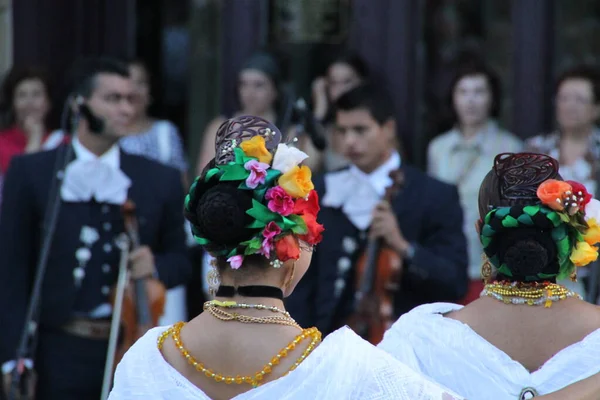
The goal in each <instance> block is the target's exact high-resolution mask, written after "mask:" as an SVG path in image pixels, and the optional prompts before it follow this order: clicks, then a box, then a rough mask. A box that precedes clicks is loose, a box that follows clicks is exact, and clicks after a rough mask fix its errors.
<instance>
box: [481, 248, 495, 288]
mask: <svg viewBox="0 0 600 400" xmlns="http://www.w3.org/2000/svg"><path fill="white" fill-rule="evenodd" d="M481 258H482V260H483V264H482V265H481V279H483V283H485V284H486V285H487V284H488V283H490V280H491V278H492V263H491V262H490V259H489V258H488V256H487V255H486V254H485V253H483V254H482V255H481Z"/></svg>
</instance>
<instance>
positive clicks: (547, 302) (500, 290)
mask: <svg viewBox="0 0 600 400" xmlns="http://www.w3.org/2000/svg"><path fill="white" fill-rule="evenodd" d="M481 296H482V297H483V296H488V297H492V298H494V299H496V300H499V301H501V302H503V303H504V304H526V305H529V306H539V305H542V304H543V305H544V307H545V308H549V307H551V306H552V303H553V302H556V301H560V300H564V299H567V298H569V297H576V298H579V299H581V296H580V295H579V294H577V293H575V292H573V291H572V290H569V289H567V288H566V287H564V286H562V285H558V284H556V283H551V282H532V283H525V282H509V281H499V282H498V281H497V282H494V283H488V284H487V285H485V287H484V289H483V291H482V292H481Z"/></svg>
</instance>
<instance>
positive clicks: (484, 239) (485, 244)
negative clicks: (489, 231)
mask: <svg viewBox="0 0 600 400" xmlns="http://www.w3.org/2000/svg"><path fill="white" fill-rule="evenodd" d="M480 239H481V245H482V246H483V248H484V249H485V248H487V247H488V246H489V245H490V243H491V242H492V238H491V237H488V236H480Z"/></svg>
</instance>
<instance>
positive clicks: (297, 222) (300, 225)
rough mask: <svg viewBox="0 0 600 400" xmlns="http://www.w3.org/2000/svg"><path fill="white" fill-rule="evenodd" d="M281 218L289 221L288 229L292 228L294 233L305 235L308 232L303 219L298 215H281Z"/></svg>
mask: <svg viewBox="0 0 600 400" xmlns="http://www.w3.org/2000/svg"><path fill="white" fill-rule="evenodd" d="M283 220H284V222H285V220H288V221H290V222H291V226H290V228H289V229H291V230H292V232H294V233H295V234H296V235H306V234H307V233H308V228H307V227H306V223H305V222H304V219H302V217H301V216H299V215H290V216H288V217H283Z"/></svg>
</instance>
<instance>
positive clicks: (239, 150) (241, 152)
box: [233, 147, 246, 165]
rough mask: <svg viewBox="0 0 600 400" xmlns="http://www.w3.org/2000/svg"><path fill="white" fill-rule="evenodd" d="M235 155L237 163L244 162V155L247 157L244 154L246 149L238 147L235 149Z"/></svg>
mask: <svg viewBox="0 0 600 400" xmlns="http://www.w3.org/2000/svg"><path fill="white" fill-rule="evenodd" d="M233 155H234V156H235V161H234V162H235V163H236V164H238V165H239V164H244V157H246V154H244V150H242V148H241V147H236V148H234V149H233Z"/></svg>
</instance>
